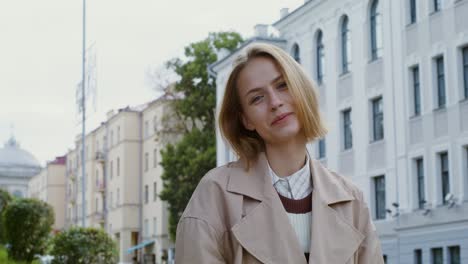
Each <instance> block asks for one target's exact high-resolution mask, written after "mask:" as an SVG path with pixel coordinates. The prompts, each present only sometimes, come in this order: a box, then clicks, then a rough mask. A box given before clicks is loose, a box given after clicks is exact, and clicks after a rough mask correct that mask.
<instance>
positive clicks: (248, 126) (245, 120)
mask: <svg viewBox="0 0 468 264" xmlns="http://www.w3.org/2000/svg"><path fill="white" fill-rule="evenodd" d="M241 119H242V124H243V125H244V127H245V128H246V129H247V130H250V131H254V130H255V127H254V126H253V125H252V124H251V123H250V121H249V120H248V118H247V117H245V115H244V114H243V113H241Z"/></svg>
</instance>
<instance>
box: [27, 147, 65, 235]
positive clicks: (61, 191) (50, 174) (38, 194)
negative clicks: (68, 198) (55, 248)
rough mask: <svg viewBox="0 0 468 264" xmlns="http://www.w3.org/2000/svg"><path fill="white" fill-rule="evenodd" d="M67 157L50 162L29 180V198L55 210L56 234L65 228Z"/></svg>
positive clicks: (54, 228)
mask: <svg viewBox="0 0 468 264" xmlns="http://www.w3.org/2000/svg"><path fill="white" fill-rule="evenodd" d="M65 167H66V157H65V156H63V157H57V158H56V159H55V160H54V161H51V162H48V163H47V165H46V167H45V168H44V169H42V171H41V172H40V173H39V174H38V175H36V176H34V177H32V178H31V179H30V180H29V188H28V197H30V198H36V199H39V200H42V201H44V202H46V203H48V204H49V205H50V206H52V208H53V209H54V214H55V222H54V225H53V226H52V229H53V230H54V232H58V231H61V230H63V229H64V227H65V207H66V202H65V199H64V197H65V191H66V188H65V181H66V172H65V171H66V168H65Z"/></svg>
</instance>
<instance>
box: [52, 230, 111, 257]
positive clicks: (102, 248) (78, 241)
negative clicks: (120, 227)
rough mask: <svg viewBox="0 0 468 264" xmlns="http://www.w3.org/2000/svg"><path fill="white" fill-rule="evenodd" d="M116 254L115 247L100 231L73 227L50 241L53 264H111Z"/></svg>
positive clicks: (105, 234)
mask: <svg viewBox="0 0 468 264" xmlns="http://www.w3.org/2000/svg"><path fill="white" fill-rule="evenodd" d="M117 254H118V253H117V245H116V244H115V242H114V241H113V240H112V238H111V237H110V236H109V235H108V234H107V233H106V232H104V231H103V230H101V229H96V228H83V227H74V228H70V229H68V230H66V231H64V232H61V233H59V234H57V235H56V236H55V237H54V238H53V239H52V251H51V255H52V256H54V260H53V262H52V263H54V264H55V263H56V264H87V263H102V264H113V263H117V261H118V256H117Z"/></svg>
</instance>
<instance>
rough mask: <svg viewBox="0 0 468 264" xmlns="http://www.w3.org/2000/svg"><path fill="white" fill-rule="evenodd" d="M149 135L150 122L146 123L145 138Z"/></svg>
mask: <svg viewBox="0 0 468 264" xmlns="http://www.w3.org/2000/svg"><path fill="white" fill-rule="evenodd" d="M148 135H149V124H148V121H145V138H146V137H148Z"/></svg>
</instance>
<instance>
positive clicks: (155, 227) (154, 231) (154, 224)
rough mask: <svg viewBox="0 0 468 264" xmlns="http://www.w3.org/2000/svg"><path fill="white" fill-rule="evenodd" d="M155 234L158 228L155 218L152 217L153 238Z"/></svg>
mask: <svg viewBox="0 0 468 264" xmlns="http://www.w3.org/2000/svg"><path fill="white" fill-rule="evenodd" d="M157 233H158V226H157V222H156V217H153V234H154V236H156V234H157Z"/></svg>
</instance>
